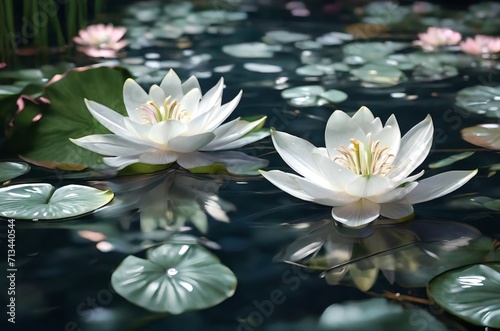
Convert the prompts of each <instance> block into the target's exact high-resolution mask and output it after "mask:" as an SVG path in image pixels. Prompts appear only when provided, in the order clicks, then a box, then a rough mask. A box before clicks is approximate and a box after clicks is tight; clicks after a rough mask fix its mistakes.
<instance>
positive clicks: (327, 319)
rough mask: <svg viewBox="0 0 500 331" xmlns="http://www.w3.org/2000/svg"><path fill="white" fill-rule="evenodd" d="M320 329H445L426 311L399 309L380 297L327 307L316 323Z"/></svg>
mask: <svg viewBox="0 0 500 331" xmlns="http://www.w3.org/2000/svg"><path fill="white" fill-rule="evenodd" d="M319 325H320V327H321V328H320V329H321V330H324V329H327V330H332V331H333V330H353V331H354V330H374V331H382V330H383V331H388V330H397V331H400V330H415V329H417V325H418V330H422V331H423V330H429V331H441V330H443V331H445V330H448V329H447V328H446V327H445V326H444V325H443V324H442V323H441V322H440V321H438V320H437V319H436V318H435V317H434V316H432V315H431V314H429V313H428V312H427V311H425V310H423V309H418V308H412V309H405V308H403V306H401V305H399V304H397V303H394V302H389V301H388V300H386V299H383V298H373V299H367V300H362V301H348V302H345V303H341V304H333V305H331V306H330V307H328V308H327V309H326V310H325V312H324V313H323V315H321V318H320V320H319Z"/></svg>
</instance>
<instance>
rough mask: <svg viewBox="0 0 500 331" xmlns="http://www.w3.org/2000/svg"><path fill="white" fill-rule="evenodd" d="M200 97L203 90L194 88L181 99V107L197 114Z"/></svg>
mask: <svg viewBox="0 0 500 331" xmlns="http://www.w3.org/2000/svg"><path fill="white" fill-rule="evenodd" d="M200 99H201V91H200V90H198V89H192V90H190V91H189V92H188V93H186V94H185V95H184V97H183V98H182V99H181V100H180V103H181V108H182V109H185V110H187V112H188V113H192V114H196V113H197V112H198V104H199V103H200Z"/></svg>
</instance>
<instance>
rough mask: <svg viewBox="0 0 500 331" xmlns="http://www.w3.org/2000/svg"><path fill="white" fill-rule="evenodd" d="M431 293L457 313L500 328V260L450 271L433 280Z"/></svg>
mask: <svg viewBox="0 0 500 331" xmlns="http://www.w3.org/2000/svg"><path fill="white" fill-rule="evenodd" d="M427 293H428V295H429V296H430V297H431V298H432V300H434V302H436V303H437V304H438V305H440V306H441V307H442V308H443V309H445V310H446V311H448V312H449V313H451V314H453V315H455V316H458V317H460V318H463V319H464V320H466V321H468V322H470V323H473V324H476V325H480V326H487V327H490V328H500V300H499V299H498V298H499V297H500V263H499V262H493V263H488V264H474V265H470V266H466V267H462V268H458V269H454V270H450V271H447V272H445V273H443V274H441V275H439V276H437V277H435V278H434V279H433V280H432V281H431V282H430V283H429V286H428V287H427Z"/></svg>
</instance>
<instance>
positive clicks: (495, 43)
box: [460, 35, 500, 55]
mask: <svg viewBox="0 0 500 331" xmlns="http://www.w3.org/2000/svg"><path fill="white" fill-rule="evenodd" d="M460 48H461V49H462V51H463V52H464V53H468V54H472V55H485V54H495V53H499V52H500V38H499V37H489V36H483V35H476V36H475V37H474V38H467V39H465V41H463V42H461V43H460Z"/></svg>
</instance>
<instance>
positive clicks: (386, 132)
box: [372, 115, 401, 161]
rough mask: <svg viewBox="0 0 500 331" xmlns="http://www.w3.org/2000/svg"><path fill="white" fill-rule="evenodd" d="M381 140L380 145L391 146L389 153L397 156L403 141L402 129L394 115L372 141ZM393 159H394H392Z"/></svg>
mask: <svg viewBox="0 0 500 331" xmlns="http://www.w3.org/2000/svg"><path fill="white" fill-rule="evenodd" d="M377 140H380V145H379V146H380V147H382V148H384V147H389V151H388V153H389V154H392V155H394V156H396V155H397V154H398V151H399V146H400V143H401V131H400V130H399V125H398V121H397V120H396V117H395V116H394V115H391V116H390V117H389V119H388V120H387V122H386V124H385V126H384V128H383V129H382V130H380V132H378V133H377V134H375V135H374V136H372V141H377ZM392 161H393V160H392Z"/></svg>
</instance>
